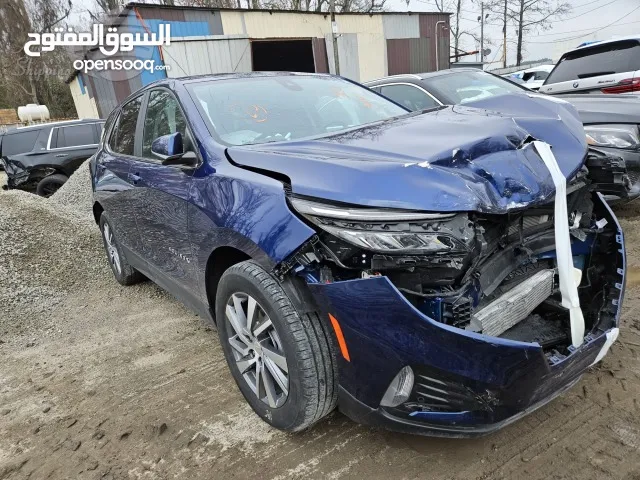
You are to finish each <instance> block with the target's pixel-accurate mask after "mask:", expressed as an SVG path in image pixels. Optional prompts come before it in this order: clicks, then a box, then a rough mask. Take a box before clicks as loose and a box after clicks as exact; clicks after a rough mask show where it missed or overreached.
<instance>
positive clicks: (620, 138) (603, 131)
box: [584, 124, 640, 149]
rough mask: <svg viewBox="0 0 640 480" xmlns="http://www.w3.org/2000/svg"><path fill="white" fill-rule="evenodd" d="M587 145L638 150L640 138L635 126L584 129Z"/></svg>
mask: <svg viewBox="0 0 640 480" xmlns="http://www.w3.org/2000/svg"><path fill="white" fill-rule="evenodd" d="M584 131H585V133H586V134H587V143H588V144H589V145H593V146H595V147H612V148H628V149H633V148H638V147H640V136H639V134H638V127H637V126H636V125H625V124H610V125H604V124H603V125H587V126H585V127H584Z"/></svg>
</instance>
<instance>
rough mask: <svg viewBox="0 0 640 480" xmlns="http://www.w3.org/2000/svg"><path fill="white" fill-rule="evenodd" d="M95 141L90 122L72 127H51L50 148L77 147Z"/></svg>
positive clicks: (94, 142)
mask: <svg viewBox="0 0 640 480" xmlns="http://www.w3.org/2000/svg"><path fill="white" fill-rule="evenodd" d="M96 143H97V141H96V139H95V131H94V126H93V124H91V123H90V124H87V125H74V126H72V127H57V128H54V129H53V132H52V134H51V148H64V147H77V146H80V145H94V144H96Z"/></svg>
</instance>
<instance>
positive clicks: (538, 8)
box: [508, 0, 571, 66]
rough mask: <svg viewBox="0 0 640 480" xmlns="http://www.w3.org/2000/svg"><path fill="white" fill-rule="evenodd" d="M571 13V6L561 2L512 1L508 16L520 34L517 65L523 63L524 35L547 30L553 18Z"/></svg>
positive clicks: (540, 0) (547, 0)
mask: <svg viewBox="0 0 640 480" xmlns="http://www.w3.org/2000/svg"><path fill="white" fill-rule="evenodd" d="M570 11H571V4H569V3H568V2H561V1H560V0H512V2H511V3H510V4H509V6H508V16H509V17H510V18H511V19H512V20H513V21H514V23H515V24H516V27H517V32H518V43H517V47H516V65H518V66H519V65H520V64H521V63H522V44H523V33H528V32H531V31H536V30H538V29H541V30H545V29H547V28H549V27H550V24H551V19H552V18H555V17H560V16H562V15H566V14H567V13H569V12H570Z"/></svg>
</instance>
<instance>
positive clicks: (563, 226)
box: [533, 141, 584, 347]
mask: <svg viewBox="0 0 640 480" xmlns="http://www.w3.org/2000/svg"><path fill="white" fill-rule="evenodd" d="M533 145H534V146H535V148H536V150H537V151H538V154H540V157H541V158H542V160H543V161H544V164H545V165H546V166H547V168H548V169H549V172H550V173H551V178H552V179H553V183H554V184H555V186H556V201H555V208H554V217H555V220H554V230H555V236H556V260H557V262H558V275H559V277H560V293H561V294H562V306H563V307H565V308H568V309H569V318H570V322H571V343H572V344H573V346H574V347H578V346H580V345H582V342H583V341H584V317H583V316H582V310H581V309H580V297H578V283H577V282H576V280H577V278H576V277H577V276H576V274H575V269H574V266H573V254H572V252H571V239H570V237H569V216H568V214H567V180H566V178H565V177H564V175H563V174H562V171H561V170H560V167H559V166H558V162H557V161H556V157H555V156H554V155H553V152H552V151H551V146H550V145H549V144H548V143H545V142H539V141H535V142H533ZM578 281H579V280H578Z"/></svg>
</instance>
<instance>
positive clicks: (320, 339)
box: [216, 261, 338, 431]
mask: <svg viewBox="0 0 640 480" xmlns="http://www.w3.org/2000/svg"><path fill="white" fill-rule="evenodd" d="M216 322H217V324H218V333H219V335H220V342H221V344H222V348H223V350H224V354H225V357H226V359H227V363H228V364H229V368H230V369H231V373H232V375H233V377H234V379H235V381H236V383H237V384H238V387H239V388H240V391H241V392H242V394H243V395H244V397H245V399H246V400H247V402H249V404H250V405H251V407H252V408H253V410H254V411H255V412H256V413H257V414H258V415H259V416H260V417H261V418H262V419H263V420H264V421H265V422H267V423H269V424H270V425H272V426H274V427H276V428H279V429H281V430H285V431H300V430H303V429H305V428H307V427H309V426H311V425H313V424H314V423H315V422H317V421H318V420H320V419H321V418H322V417H324V416H326V415H327V414H328V413H329V412H331V411H332V410H333V409H334V408H335V406H336V402H337V393H338V390H337V388H338V375H337V361H336V355H335V352H336V350H335V346H334V344H333V338H332V337H331V336H330V333H329V331H328V330H327V324H326V323H324V322H322V321H321V320H320V318H319V317H318V315H317V314H315V313H313V314H299V313H298V312H297V311H296V309H295V308H294V306H293V305H292V304H291V302H290V301H289V298H288V297H287V295H286V294H285V292H284V291H283V289H282V287H281V286H280V284H279V283H278V282H277V281H276V279H275V278H273V277H272V276H271V275H270V274H269V273H267V272H266V271H265V270H264V269H263V268H262V267H260V266H259V265H258V264H256V263H254V262H253V261H246V262H242V263H239V264H236V265H234V266H232V267H230V268H229V269H228V270H227V271H226V272H225V273H224V274H223V275H222V278H221V279H220V283H219V286H218V292H217V295H216Z"/></svg>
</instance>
